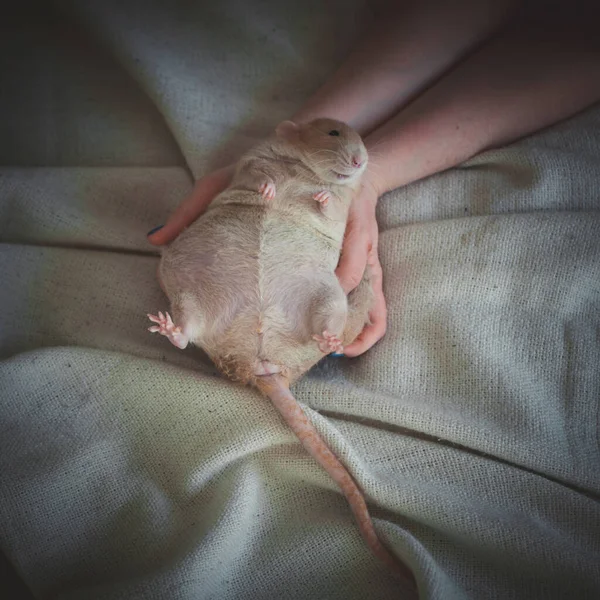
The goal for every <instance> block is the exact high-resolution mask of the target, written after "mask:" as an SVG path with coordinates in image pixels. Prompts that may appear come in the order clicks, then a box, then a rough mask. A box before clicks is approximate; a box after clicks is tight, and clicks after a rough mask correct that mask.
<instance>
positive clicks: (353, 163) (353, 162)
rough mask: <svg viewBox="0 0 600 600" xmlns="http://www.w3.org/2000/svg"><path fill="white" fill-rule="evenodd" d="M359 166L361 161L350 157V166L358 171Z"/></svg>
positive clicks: (355, 157) (356, 157) (358, 158)
mask: <svg viewBox="0 0 600 600" xmlns="http://www.w3.org/2000/svg"><path fill="white" fill-rule="evenodd" d="M361 165H362V160H360V157H358V156H353V157H352V166H353V167H356V168H357V169H358V167H360V166H361Z"/></svg>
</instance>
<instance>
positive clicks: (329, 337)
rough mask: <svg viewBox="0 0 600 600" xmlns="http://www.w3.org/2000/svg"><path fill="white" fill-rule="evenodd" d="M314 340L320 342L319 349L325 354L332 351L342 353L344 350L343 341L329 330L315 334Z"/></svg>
mask: <svg viewBox="0 0 600 600" xmlns="http://www.w3.org/2000/svg"><path fill="white" fill-rule="evenodd" d="M313 340H315V341H316V342H317V343H318V345H319V350H320V351H321V352H323V353H324V354H330V353H331V352H336V353H338V354H341V353H342V352H343V351H344V346H343V345H342V341H341V340H340V339H339V338H338V337H337V336H335V335H333V334H332V333H329V332H328V331H324V332H323V335H313Z"/></svg>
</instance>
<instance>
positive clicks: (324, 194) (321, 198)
mask: <svg viewBox="0 0 600 600" xmlns="http://www.w3.org/2000/svg"><path fill="white" fill-rule="evenodd" d="M332 198H333V196H332V195H331V192H328V191H326V190H323V191H321V192H317V193H316V194H313V199H314V200H316V201H317V202H318V203H319V204H320V205H321V206H327V204H328V203H329V201H330V200H331V199H332Z"/></svg>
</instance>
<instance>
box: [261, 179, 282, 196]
mask: <svg viewBox="0 0 600 600" xmlns="http://www.w3.org/2000/svg"><path fill="white" fill-rule="evenodd" d="M258 191H259V192H260V193H261V195H262V197H263V198H264V199H265V200H273V198H275V193H276V191H277V190H276V188H275V184H274V183H273V182H272V181H265V182H264V183H263V184H262V185H261V186H260V187H259V188H258Z"/></svg>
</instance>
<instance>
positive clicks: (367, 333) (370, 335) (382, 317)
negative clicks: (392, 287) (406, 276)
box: [344, 294, 387, 358]
mask: <svg viewBox="0 0 600 600" xmlns="http://www.w3.org/2000/svg"><path fill="white" fill-rule="evenodd" d="M369 317H370V319H371V322H370V323H369V324H368V325H367V326H366V327H365V328H364V329H363V330H362V332H361V333H360V335H359V336H358V337H357V338H356V339H355V340H354V341H353V342H352V343H351V344H349V345H348V346H345V347H344V355H345V356H348V357H350V358H353V357H355V356H359V355H360V354H363V353H364V352H366V351H367V350H369V349H370V348H371V347H373V346H374V345H375V344H376V343H377V342H378V341H379V340H380V339H381V338H382V337H383V336H384V335H385V331H386V328H387V311H386V307H385V298H384V296H383V294H381V295H379V296H378V297H377V299H376V301H375V305H374V306H373V309H372V310H371V312H370V314H369Z"/></svg>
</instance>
